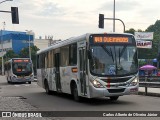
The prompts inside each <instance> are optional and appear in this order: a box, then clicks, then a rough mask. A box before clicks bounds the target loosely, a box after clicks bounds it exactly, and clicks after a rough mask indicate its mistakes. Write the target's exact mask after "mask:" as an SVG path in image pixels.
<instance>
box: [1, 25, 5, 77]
mask: <svg viewBox="0 0 160 120" xmlns="http://www.w3.org/2000/svg"><path fill="white" fill-rule="evenodd" d="M5 25H6V23H5V22H3V30H1V55H2V75H4V59H3V56H4V49H3V31H4V30H5Z"/></svg>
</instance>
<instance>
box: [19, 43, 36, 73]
mask: <svg viewBox="0 0 160 120" xmlns="http://www.w3.org/2000/svg"><path fill="white" fill-rule="evenodd" d="M30 49H31V59H32V62H33V69H34V73H35V74H36V53H37V51H38V50H39V48H37V46H31V48H30ZM19 56H20V57H21V58H29V48H28V47H27V48H23V49H22V50H21V51H20V54H19Z"/></svg>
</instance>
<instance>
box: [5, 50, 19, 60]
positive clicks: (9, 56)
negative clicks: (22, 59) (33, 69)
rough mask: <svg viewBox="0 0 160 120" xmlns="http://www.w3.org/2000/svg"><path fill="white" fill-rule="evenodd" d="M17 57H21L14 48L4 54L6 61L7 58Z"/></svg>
mask: <svg viewBox="0 0 160 120" xmlns="http://www.w3.org/2000/svg"><path fill="white" fill-rule="evenodd" d="M17 57H19V55H18V54H16V53H15V52H14V51H13V50H9V51H7V52H6V54H5V55H4V61H7V60H9V59H11V58H17Z"/></svg>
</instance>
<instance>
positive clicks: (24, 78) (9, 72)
mask: <svg viewBox="0 0 160 120" xmlns="http://www.w3.org/2000/svg"><path fill="white" fill-rule="evenodd" d="M4 68H5V76H6V78H7V81H8V83H14V82H28V83H29V84H31V82H32V81H33V80H34V74H33V64H32V60H31V59H30V58H12V59H10V60H9V61H7V62H5V65H4Z"/></svg>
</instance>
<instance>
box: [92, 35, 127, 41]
mask: <svg viewBox="0 0 160 120" xmlns="http://www.w3.org/2000/svg"><path fill="white" fill-rule="evenodd" d="M93 40H94V43H128V42H129V38H128V37H109V36H108V37H106V36H105V37H94V38H93Z"/></svg>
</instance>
